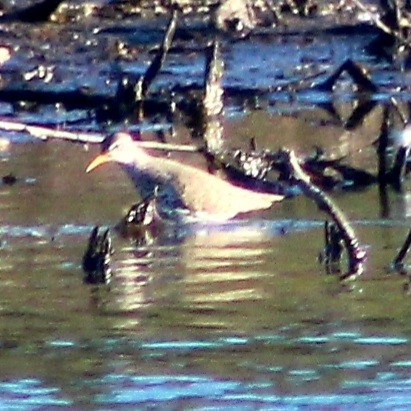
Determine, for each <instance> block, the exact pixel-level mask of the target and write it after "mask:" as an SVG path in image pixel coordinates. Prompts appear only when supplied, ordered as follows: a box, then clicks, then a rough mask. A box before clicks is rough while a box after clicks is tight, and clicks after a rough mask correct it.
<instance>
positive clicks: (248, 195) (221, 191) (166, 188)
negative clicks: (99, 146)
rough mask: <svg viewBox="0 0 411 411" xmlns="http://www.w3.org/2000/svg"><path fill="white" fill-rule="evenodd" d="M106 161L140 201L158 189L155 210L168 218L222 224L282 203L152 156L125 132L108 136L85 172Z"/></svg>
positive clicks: (273, 198) (266, 195)
mask: <svg viewBox="0 0 411 411" xmlns="http://www.w3.org/2000/svg"><path fill="white" fill-rule="evenodd" d="M109 161H114V162H116V163H119V164H120V165H121V166H122V167H123V169H124V170H125V171H126V172H127V174H128V175H129V176H130V177H131V179H132V180H133V182H134V184H135V186H136V188H137V189H138V191H139V193H140V196H141V197H142V198H145V197H147V196H149V195H151V194H152V193H153V192H154V191H155V189H156V187H158V192H157V195H156V201H157V206H158V209H159V211H160V212H161V214H162V215H163V216H166V217H168V218H173V219H179V218H180V219H181V218H184V219H186V218H189V217H194V218H195V219H197V220H203V221H207V220H208V221H225V220H229V219H231V218H233V217H235V216H237V215H238V214H243V213H248V212H251V211H256V210H263V209H268V208H270V207H271V205H272V204H273V203H274V202H277V201H280V200H282V199H283V196H282V195H278V194H272V193H262V192H256V191H253V190H249V189H246V188H241V187H237V186H235V185H233V184H231V183H230V182H228V181H226V180H223V179H221V178H220V177H218V176H216V175H213V174H210V173H208V172H206V171H204V170H200V169H198V168H195V167H193V166H191V165H187V164H183V163H181V162H179V161H176V160H173V159H170V158H163V157H158V156H155V155H152V154H150V153H149V152H148V151H147V150H145V149H144V148H142V147H141V145H140V144H139V142H138V141H135V140H133V139H132V137H131V135H130V134H128V133H126V132H118V133H115V134H113V135H112V136H110V137H109V138H108V139H107V140H106V141H105V144H104V145H103V150H102V152H101V154H99V155H98V156H97V157H96V158H95V159H94V160H93V161H92V162H91V163H90V164H89V165H88V167H87V170H86V172H90V171H91V170H93V169H95V168H96V167H98V166H99V165H101V164H104V163H106V162H109Z"/></svg>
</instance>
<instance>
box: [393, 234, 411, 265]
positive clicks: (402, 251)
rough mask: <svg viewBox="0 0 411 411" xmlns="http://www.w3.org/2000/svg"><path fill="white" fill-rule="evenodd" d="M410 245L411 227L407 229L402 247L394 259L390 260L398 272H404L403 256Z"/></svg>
mask: <svg viewBox="0 0 411 411" xmlns="http://www.w3.org/2000/svg"><path fill="white" fill-rule="evenodd" d="M410 246H411V229H410V230H409V231H408V234H407V237H406V238H405V241H404V243H403V245H402V247H401V248H400V250H399V251H398V253H397V255H396V256H395V258H394V260H393V261H392V266H393V268H394V269H395V270H396V271H399V272H400V273H403V272H404V258H405V257H406V256H407V254H408V250H409V249H410Z"/></svg>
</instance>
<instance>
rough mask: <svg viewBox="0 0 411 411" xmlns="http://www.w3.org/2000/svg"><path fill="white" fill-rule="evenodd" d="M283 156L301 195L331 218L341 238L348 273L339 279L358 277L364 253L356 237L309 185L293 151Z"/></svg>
mask: <svg viewBox="0 0 411 411" xmlns="http://www.w3.org/2000/svg"><path fill="white" fill-rule="evenodd" d="M283 154H284V157H285V161H286V162H287V164H288V166H289V168H290V174H291V175H292V177H293V179H294V180H295V181H296V183H297V184H298V186H299V187H300V188H301V190H302V191H303V193H304V194H305V195H306V196H307V197H310V198H312V199H313V200H314V201H315V202H316V203H317V205H318V207H319V208H320V209H321V210H322V211H324V212H325V213H327V214H328V215H329V216H330V217H331V218H332V220H333V221H334V223H335V224H336V226H337V228H338V230H339V232H340V233H341V238H342V241H343V242H344V245H345V248H346V250H347V254H348V271H347V273H345V274H343V275H341V276H340V278H341V279H342V280H345V279H347V278H350V277H351V278H352V277H355V276H358V275H360V274H361V273H362V271H363V266H362V265H363V262H364V260H365V257H366V253H365V251H364V250H363V249H362V248H361V247H360V245H359V241H358V239H357V236H356V235H355V232H354V230H353V228H352V227H351V225H350V223H349V222H348V220H347V219H346V217H345V215H344V214H343V212H342V211H341V210H340V209H339V208H338V207H337V205H336V204H334V202H333V201H332V200H331V199H330V198H329V197H328V196H327V195H326V194H325V193H324V192H323V191H322V190H320V189H319V188H318V187H317V186H315V185H314V184H312V183H311V181H310V178H309V177H308V175H307V174H306V173H305V172H304V171H303V169H302V168H301V166H300V164H299V162H298V159H297V156H296V155H295V153H294V151H292V150H283Z"/></svg>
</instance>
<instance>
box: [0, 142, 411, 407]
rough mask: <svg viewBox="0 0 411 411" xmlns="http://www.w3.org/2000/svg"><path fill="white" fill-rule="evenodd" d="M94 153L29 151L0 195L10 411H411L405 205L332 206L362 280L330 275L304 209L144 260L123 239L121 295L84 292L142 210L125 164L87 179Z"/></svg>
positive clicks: (4, 364)
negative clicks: (119, 226)
mask: <svg viewBox="0 0 411 411" xmlns="http://www.w3.org/2000/svg"><path fill="white" fill-rule="evenodd" d="M93 152H94V151H93ZM91 157H92V153H90V152H88V151H85V150H84V149H83V147H81V146H76V145H70V144H67V143H65V144H62V143H57V142H54V143H21V144H15V145H13V146H12V147H11V149H10V151H9V152H7V153H5V154H4V158H3V161H2V162H1V163H0V171H1V172H2V174H3V175H5V174H7V173H9V172H10V171H12V172H15V173H16V174H17V175H18V177H19V180H18V182H17V183H16V184H15V185H12V186H8V185H3V186H1V187H0V195H1V198H2V201H1V225H0V233H1V249H0V254H1V262H0V287H1V290H2V297H1V300H0V301H1V302H0V317H1V322H0V323H1V334H0V364H1V371H0V374H1V382H0V408H1V409H5V410H6V409H7V410H8V409H19V410H20V409H21V410H25V409H27V410H31V409H37V408H38V409H42V408H43V407H44V406H48V407H50V408H53V409H54V408H59V407H62V408H66V407H71V408H74V409H78V408H90V409H109V408H113V407H117V408H120V409H121V408H124V409H145V408H147V409H149V408H151V407H155V408H162V409H188V408H190V409H207V410H210V409H285V410H288V409H290V410H291V409H296V408H300V407H304V408H306V409H330V408H332V409H358V410H360V409H365V408H366V409H389V408H396V409H407V408H409V407H410V406H411V400H410V399H411V379H410V378H409V370H410V367H411V350H410V349H411V347H410V345H411V342H410V338H411V327H410V326H409V317H410V312H411V306H410V300H409V297H408V296H407V295H406V294H405V292H404V289H403V286H404V282H405V280H404V278H401V277H399V276H397V275H395V274H390V273H388V271H387V266H388V265H389V262H390V260H391V259H392V258H393V256H394V255H395V252H396V250H397V248H398V247H399V245H400V244H401V241H402V239H403V238H404V236H405V235H406V232H407V228H408V227H407V223H406V210H407V207H406V205H407V204H406V198H405V197H404V196H401V195H398V194H394V193H390V192H389V193H388V194H389V205H390V207H391V208H390V214H389V215H388V216H387V217H384V218H383V217H381V213H382V210H381V206H380V202H379V195H378V191H377V189H376V188H371V189H368V190H365V191H363V192H361V193H357V192H355V193H345V194H343V195H341V194H340V195H334V197H335V198H336V199H337V201H338V202H339V204H340V205H341V206H342V208H343V209H344V210H345V211H346V212H347V214H348V216H349V217H350V218H351V219H352V220H353V221H355V223H354V224H355V227H356V230H357V232H358V235H359V237H360V239H361V242H362V243H363V244H364V245H365V246H366V247H367V250H368V252H369V259H368V261H367V263H366V267H365V272H364V274H363V275H362V276H361V277H360V278H359V279H358V280H356V281H355V282H354V283H352V284H346V285H342V284H341V283H340V282H339V281H338V279H337V277H336V276H333V275H327V274H326V272H325V269H324V267H323V266H322V265H320V264H319V263H318V261H317V255H318V253H319V251H320V250H321V248H322V246H323V244H322V241H323V240H322V235H323V234H322V226H323V219H322V218H323V217H322V215H321V213H320V212H319V211H318V210H317V209H316V207H315V206H314V205H313V204H311V203H310V201H309V200H305V199H302V198H298V199H294V200H290V201H287V202H285V203H283V204H280V205H276V206H275V207H273V210H271V211H268V212H265V213H261V215H260V216H258V217H256V218H253V219H250V220H243V221H238V222H232V223H229V224H225V225H219V226H212V227H210V226H204V225H203V226H201V225H197V226H182V227H180V228H178V229H177V230H176V233H175V235H174V236H171V237H170V236H166V237H164V238H159V239H158V240H157V241H156V242H155V243H154V244H152V245H147V246H136V245H135V244H134V243H133V241H132V240H129V239H124V238H122V237H120V236H119V235H117V234H116V233H115V232H113V242H114V248H115V253H114V255H113V259H112V266H113V270H114V275H113V278H112V281H111V283H110V284H109V285H104V286H89V285H85V284H83V281H82V276H83V273H82V270H81V257H82V255H83V253H84V250H85V247H86V244H87V238H88V235H89V232H90V230H91V228H92V227H93V225H94V224H102V225H104V226H110V227H113V226H114V225H115V224H116V223H117V221H118V220H119V219H120V217H121V216H122V215H123V213H124V212H125V210H127V207H128V206H129V205H131V203H132V202H133V201H135V200H136V199H137V198H136V197H135V192H134V188H133V187H132V186H131V185H130V183H129V181H128V180H127V179H126V177H125V175H124V174H123V173H122V172H121V170H119V169H118V168H117V167H116V166H107V168H105V169H104V168H102V169H101V170H99V171H97V172H95V174H91V175H85V174H84V166H85V165H86V164H87V162H88V161H89V159H90V158H91ZM56 159H58V160H57V161H56ZM74 159H75V161H74ZM364 204H366V206H365V205H364ZM342 269H344V267H342Z"/></svg>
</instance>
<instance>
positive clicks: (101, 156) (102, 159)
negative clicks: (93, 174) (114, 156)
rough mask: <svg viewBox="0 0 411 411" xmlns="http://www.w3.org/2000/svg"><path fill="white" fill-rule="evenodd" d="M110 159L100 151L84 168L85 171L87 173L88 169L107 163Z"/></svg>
mask: <svg viewBox="0 0 411 411" xmlns="http://www.w3.org/2000/svg"><path fill="white" fill-rule="evenodd" d="M108 161H110V159H109V157H108V155H107V154H105V153H102V154H99V155H98V156H97V157H96V158H95V159H94V160H93V161H92V162H91V163H90V164H89V165H88V166H87V168H86V173H89V172H90V171H92V170H94V169H95V168H97V167H98V166H100V165H101V164H104V163H107V162H108Z"/></svg>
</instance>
